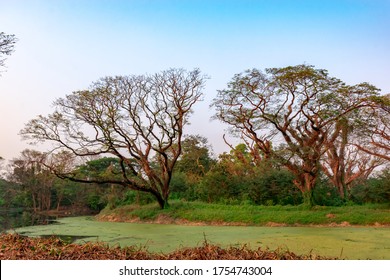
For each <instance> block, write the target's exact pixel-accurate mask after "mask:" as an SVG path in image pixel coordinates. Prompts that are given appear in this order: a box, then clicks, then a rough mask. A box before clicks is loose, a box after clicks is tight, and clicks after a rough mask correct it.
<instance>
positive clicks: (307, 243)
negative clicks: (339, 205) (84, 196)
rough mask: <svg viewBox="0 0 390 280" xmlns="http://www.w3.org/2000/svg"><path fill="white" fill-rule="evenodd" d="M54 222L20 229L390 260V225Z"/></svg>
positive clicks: (157, 248)
mask: <svg viewBox="0 0 390 280" xmlns="http://www.w3.org/2000/svg"><path fill="white" fill-rule="evenodd" d="M57 221H58V223H55V224H51V225H39V226H32V227H23V228H17V229H15V231H16V232H17V233H19V234H22V235H27V236H31V237H34V236H35V237H39V236H41V237H45V236H53V235H57V236H62V237H65V238H68V239H69V240H70V241H73V242H76V243H84V242H88V241H93V242H95V241H102V242H106V243H108V244H110V245H113V246H117V245H119V246H131V245H135V246H138V247H144V248H147V249H148V250H149V251H154V252H172V251H174V250H176V249H178V248H183V247H194V246H199V245H202V243H203V242H204V240H207V241H208V242H210V243H213V244H217V245H219V246H222V247H224V246H231V245H233V246H242V245H244V244H246V245H248V246H249V247H250V248H252V249H255V248H258V247H262V248H269V249H272V250H275V249H277V248H280V249H283V250H286V249H288V250H290V251H292V252H294V253H296V254H309V253H312V254H316V255H321V256H328V257H338V258H343V259H386V260H390V227H325V226H323V227H307V226H305V227H256V226H189V225H166V224H142V223H139V224H138V223H119V222H99V221H95V220H94V217H91V216H89V217H69V218H62V219H58V220H57Z"/></svg>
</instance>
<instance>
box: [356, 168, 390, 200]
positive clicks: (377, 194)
mask: <svg viewBox="0 0 390 280" xmlns="http://www.w3.org/2000/svg"><path fill="white" fill-rule="evenodd" d="M351 200H352V201H353V202H355V203H358V204H364V203H388V204H390V169H385V170H383V171H382V173H380V174H379V175H378V176H377V177H374V178H369V179H368V180H366V181H362V182H359V184H358V185H356V186H355V187H353V188H352V190H351Z"/></svg>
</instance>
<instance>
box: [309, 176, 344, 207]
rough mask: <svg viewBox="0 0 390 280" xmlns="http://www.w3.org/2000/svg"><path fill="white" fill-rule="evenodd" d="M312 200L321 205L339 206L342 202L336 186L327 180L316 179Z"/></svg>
mask: <svg viewBox="0 0 390 280" xmlns="http://www.w3.org/2000/svg"><path fill="white" fill-rule="evenodd" d="M313 200H314V202H315V204H316V205H322V206H341V205H343V204H344V201H343V200H342V199H341V197H340V194H339V192H338V191H337V189H336V187H335V186H332V185H331V184H330V183H329V182H328V181H327V180H318V181H317V184H316V186H315V188H314V190H313Z"/></svg>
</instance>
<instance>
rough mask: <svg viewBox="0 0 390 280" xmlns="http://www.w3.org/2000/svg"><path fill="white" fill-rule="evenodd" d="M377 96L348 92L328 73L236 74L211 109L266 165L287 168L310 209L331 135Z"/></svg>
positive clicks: (357, 89) (364, 88)
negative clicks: (273, 163) (267, 161)
mask: <svg viewBox="0 0 390 280" xmlns="http://www.w3.org/2000/svg"><path fill="white" fill-rule="evenodd" d="M378 94H379V90H378V89H377V88H375V87H374V86H372V85H370V84H367V83H361V84H358V85H354V86H349V85H346V84H345V83H343V82H342V81H341V80H339V79H337V78H334V77H330V76H329V75H328V73H327V71H326V70H323V69H315V68H314V67H313V66H309V65H297V66H290V67H285V68H270V69H266V70H265V73H263V72H262V71H260V70H257V69H253V70H248V71H246V72H244V73H241V74H237V75H235V76H234V77H233V79H232V80H231V82H229V83H228V86H227V88H226V89H223V90H220V91H218V96H217V98H215V99H214V102H213V104H212V106H214V107H215V109H216V115H215V117H216V118H217V119H219V120H221V121H222V122H224V123H227V124H228V125H229V126H230V127H231V129H232V132H234V133H238V134H240V136H241V137H243V138H246V139H249V140H250V141H253V142H254V143H255V147H256V148H257V149H259V150H261V151H262V153H263V154H264V157H265V158H266V159H267V158H271V159H273V160H277V161H279V162H281V163H282V164H283V165H285V166H286V167H287V168H288V169H289V170H290V171H291V172H292V173H293V174H294V175H295V181H294V183H295V185H296V186H297V187H298V188H299V189H300V190H301V191H302V193H303V194H304V197H305V201H306V203H308V204H312V203H313V201H312V190H313V188H314V186H315V184H316V180H317V178H318V176H319V174H320V170H321V164H320V160H321V158H322V156H323V154H324V153H325V151H326V147H327V143H329V142H331V141H334V140H335V139H334V138H332V136H333V134H332V133H331V131H333V130H334V128H335V126H336V125H337V123H338V121H339V120H340V119H342V118H344V117H346V116H348V115H349V114H352V113H353V112H355V111H357V110H360V109H361V108H365V107H369V106H372V104H373V103H374V100H375V97H376V96H377V95H378ZM275 147H277V149H276V148H275Z"/></svg>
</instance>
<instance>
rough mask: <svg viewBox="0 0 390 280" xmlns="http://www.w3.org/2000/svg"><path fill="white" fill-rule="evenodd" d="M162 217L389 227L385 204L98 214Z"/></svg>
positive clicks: (189, 207) (182, 205)
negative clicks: (382, 225) (345, 223)
mask: <svg viewBox="0 0 390 280" xmlns="http://www.w3.org/2000/svg"><path fill="white" fill-rule="evenodd" d="M162 214H163V215H164V216H166V217H169V218H171V219H184V220H187V221H190V222H206V223H244V224H248V225H259V226H261V225H267V224H268V223H279V224H287V225H297V224H299V225H320V224H321V225H322V224H334V223H336V224H340V223H344V222H348V223H350V224H351V225H374V224H375V223H379V224H385V225H390V208H389V207H388V206H387V205H380V204H372V205H353V206H342V207H329V206H316V207H313V208H312V209H307V208H305V207H303V206H255V205H222V204H207V203H202V202H182V201H173V202H171V205H170V207H169V208H168V209H164V210H160V209H159V208H158V206H157V205H154V204H151V205H145V206H134V205H131V206H130V205H128V206H123V207H120V208H117V209H113V210H108V209H105V210H103V211H102V212H101V215H113V216H117V217H118V218H119V219H120V220H126V219H134V218H139V219H140V220H141V221H149V220H154V219H156V218H158V217H159V216H160V215H162Z"/></svg>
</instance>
